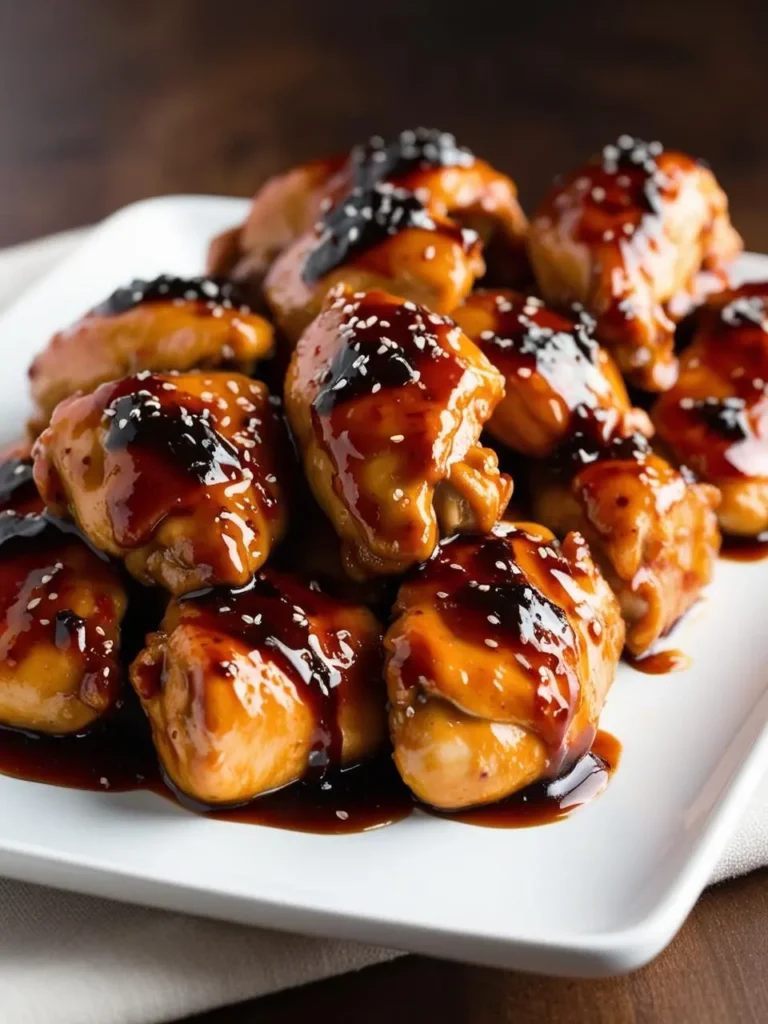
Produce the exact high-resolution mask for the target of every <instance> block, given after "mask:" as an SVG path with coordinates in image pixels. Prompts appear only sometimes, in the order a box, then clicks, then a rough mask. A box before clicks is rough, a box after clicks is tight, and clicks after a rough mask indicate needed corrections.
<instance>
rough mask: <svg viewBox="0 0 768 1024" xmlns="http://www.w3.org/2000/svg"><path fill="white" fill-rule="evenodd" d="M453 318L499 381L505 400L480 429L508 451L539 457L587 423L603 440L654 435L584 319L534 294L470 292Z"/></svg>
mask: <svg viewBox="0 0 768 1024" xmlns="http://www.w3.org/2000/svg"><path fill="white" fill-rule="evenodd" d="M453 318H454V320H455V321H456V323H457V324H458V325H459V327H461V329H462V330H463V331H464V333H465V334H466V335H467V337H469V338H471V339H472V341H474V342H475V344H476V345H477V346H478V348H480V350H481V351H482V352H483V353H484V354H485V355H486V356H487V357H488V359H489V360H490V361H491V362H492V363H493V365H494V366H495V367H496V368H497V369H498V370H499V371H500V372H501V373H502V374H503V375H504V383H505V393H504V398H503V399H502V400H501V402H499V404H498V405H497V406H496V409H495V411H494V413H493V416H492V417H491V419H490V420H489V421H488V423H487V425H486V429H487V430H488V432H489V433H490V434H491V435H492V436H493V437H495V438H497V439H498V440H499V441H501V442H502V443H503V444H505V445H507V446H508V447H510V448H512V449H513V450H514V451H516V452H519V453H520V454H521V455H528V456H531V457H533V458H545V457H546V456H548V455H551V454H552V453H553V452H554V451H555V449H556V448H558V447H559V446H560V445H561V444H562V443H563V442H564V441H566V440H567V438H568V437H569V436H570V434H571V433H572V432H573V431H574V430H577V429H580V427H581V426H582V425H583V420H584V419H585V418H591V419H593V420H594V421H595V422H597V423H599V425H600V431H601V434H602V436H603V437H604V438H605V439H608V438H609V437H612V436H614V435H621V436H624V435H626V434H631V433H633V432H634V431H640V432H641V433H644V434H650V433H651V432H652V428H651V424H650V421H649V419H648V416H647V415H646V413H645V412H643V411H642V410H641V409H635V408H633V407H632V405H631V404H630V401H629V397H628V395H627V389H626V387H625V386H624V381H623V380H622V378H621V374H620V373H619V370H618V368H617V366H616V364H615V363H614V361H613V359H612V358H611V357H610V356H609V355H608V353H607V352H606V351H605V349H603V348H601V347H600V345H598V343H597V342H596V341H595V339H594V336H593V333H592V329H593V321H592V320H591V318H590V317H589V316H587V315H585V314H583V313H580V312H577V313H575V314H574V317H573V318H567V317H565V316H562V315H561V314H560V313H557V312H555V311H554V310H551V309H548V308H547V307H546V306H545V305H544V303H543V302H542V301H541V299H538V298H535V297H534V296H532V295H525V294H521V293H518V292H512V291H509V290H505V289H500V290H479V291H475V292H473V293H472V294H471V295H470V296H469V298H468V299H466V300H465V302H464V303H463V304H462V305H461V306H459V308H458V309H457V310H456V311H455V312H454V314H453Z"/></svg>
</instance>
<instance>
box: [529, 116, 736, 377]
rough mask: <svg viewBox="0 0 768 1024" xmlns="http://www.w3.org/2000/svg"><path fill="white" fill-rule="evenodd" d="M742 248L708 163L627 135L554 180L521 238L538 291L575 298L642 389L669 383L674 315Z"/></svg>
mask: <svg viewBox="0 0 768 1024" xmlns="http://www.w3.org/2000/svg"><path fill="white" fill-rule="evenodd" d="M741 248H742V242H741V239H740V238H739V236H738V234H737V233H736V232H735V231H734V229H733V227H732V226H731V222H730V219H729V217H728V201H727V199H726V196H725V193H724V192H723V190H722V189H721V188H720V186H719V185H718V183H717V181H716V179H715V177H714V175H713V174H712V172H711V171H710V170H709V168H707V167H706V166H704V165H703V164H701V163H699V162H698V161H696V160H693V159H692V158H691V157H689V156H686V155H685V154H684V153H676V152H673V151H671V150H665V149H663V147H662V146H661V145H660V143H657V142H652V143H645V142H642V141H640V140H639V139H633V138H631V137H630V136H628V135H622V136H621V137H620V138H619V140H618V142H617V143H616V145H611V146H606V147H605V148H604V149H603V151H602V154H601V155H600V156H599V157H596V158H595V159H593V160H591V161H589V162H588V163H587V164H585V165H584V166H583V167H580V168H578V169H577V170H576V171H574V172H573V173H571V174H569V175H568V176H567V177H566V178H565V179H564V180H560V181H558V182H557V183H556V184H555V185H554V187H553V188H552V190H551V191H550V193H549V195H548V196H547V197H546V199H545V200H544V202H543V204H542V205H541V206H540V208H539V209H538V210H537V212H536V214H535V215H534V217H533V219H532V221H531V225H530V231H529V236H528V250H529V255H530V258H531V262H532V264H533V269H534V272H535V274H536V278H537V280H538V283H539V287H540V288H541V292H542V294H543V296H544V298H545V299H546V300H547V301H548V302H552V303H555V304H557V303H568V302H580V303H583V305H584V306H585V307H586V309H587V310H589V312H591V313H592V314H594V316H595V317H596V318H597V330H598V337H599V338H600V340H601V342H602V343H603V344H604V345H606V346H607V347H608V348H609V349H610V351H611V352H612V354H613V355H614V356H615V358H616V360H617V362H618V364H619V367H620V369H621V370H622V372H623V373H625V374H626V375H628V376H629V377H630V379H631V380H632V382H633V383H634V384H636V385H637V386H638V387H641V388H644V389H646V390H648V391H665V390H667V389H668V388H670V387H671V386H672V385H673V384H674V382H675V379H676V377H677V359H676V358H675V353H674V331H675V319H676V318H677V316H679V315H680V313H681V312H682V311H685V310H686V309H687V308H688V307H689V305H690V300H692V299H693V298H694V297H697V296H698V297H699V298H700V297H701V293H702V291H705V290H706V289H703V287H702V285H703V282H704V281H706V283H707V287H709V288H718V287H719V288H721V289H722V288H723V287H725V285H726V283H727V278H726V274H725V269H726V267H727V264H728V262H729V261H730V260H732V259H733V258H734V257H735V256H736V255H737V254H738V253H739V252H740V250H741ZM702 274H704V277H703V278H702ZM681 300H683V301H681Z"/></svg>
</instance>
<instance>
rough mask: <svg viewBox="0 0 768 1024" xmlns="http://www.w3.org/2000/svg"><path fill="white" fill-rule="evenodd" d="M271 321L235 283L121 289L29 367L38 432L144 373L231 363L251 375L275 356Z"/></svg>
mask: <svg viewBox="0 0 768 1024" xmlns="http://www.w3.org/2000/svg"><path fill="white" fill-rule="evenodd" d="M272 346H273V329H272V326H271V324H269V323H268V322H267V321H266V320H264V319H263V318H262V317H260V316H256V315H254V314H253V313H251V311H250V310H249V308H248V307H247V306H245V305H243V303H242V298H241V296H239V295H238V292H237V289H236V288H235V286H234V285H232V284H231V283H230V282H226V281H224V280H222V279H216V278H193V279H189V280H186V279H182V278H177V277H167V276H163V277H159V278H156V279H155V280H154V281H134V282H133V283H132V284H131V285H129V286H128V287H127V288H121V289H119V290H118V291H116V292H114V294H112V295H111V296H110V297H109V298H108V299H107V300H106V301H105V302H104V303H102V304H101V305H100V306H97V307H96V308H95V309H94V310H92V311H91V312H90V313H88V314H87V315H86V316H85V317H83V319H82V320H79V321H78V322H77V323H76V324H74V325H73V326H72V327H69V328H67V329H66V330H64V331H60V332H59V333H58V334H55V335H54V336H53V338H52V339H51V341H50V342H49V343H48V346H47V348H45V349H44V350H43V351H42V352H41V353H40V354H39V355H38V356H37V357H36V358H35V360H34V362H33V363H32V366H31V367H30V370H29V376H30V380H31V385H32V397H33V398H34V400H35V403H36V405H37V412H36V414H35V419H34V421H33V424H32V429H33V431H34V432H35V433H39V432H40V430H42V429H44V427H45V426H46V425H47V423H48V421H49V420H50V418H51V414H52V412H53V410H54V409H55V408H56V406H57V405H58V403H59V402H60V401H61V400H62V399H64V398H68V397H69V396H70V395H72V394H74V393H75V391H84V392H90V391H93V390H95V389H96V388H97V387H98V386H99V384H103V383H105V382H106V381H110V380H117V379H119V378H120V377H126V376H129V375H130V374H134V373H139V372H141V371H143V370H153V371H170V370H175V371H180V372H184V371H187V370H193V369H208V368H215V367H218V366H226V367H231V368H235V369H238V370H241V371H242V372H243V373H246V374H248V373H250V372H251V371H252V370H253V368H254V366H255V365H256V362H257V361H258V360H259V359H263V358H265V357H266V356H268V355H270V353H271V351H272Z"/></svg>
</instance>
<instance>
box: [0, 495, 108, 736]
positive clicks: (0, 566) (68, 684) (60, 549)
mask: <svg viewBox="0 0 768 1024" xmlns="http://www.w3.org/2000/svg"><path fill="white" fill-rule="evenodd" d="M125 607H126V597H125V592H124V590H123V587H122V584H121V582H120V577H119V574H118V573H117V571H116V570H115V569H114V568H113V567H112V566H110V565H109V563H108V562H106V561H103V560H102V559H101V558H99V557H98V556H97V555H95V554H94V553H93V552H92V551H91V550H90V549H89V548H88V547H87V546H86V545H85V544H84V543H83V542H82V540H80V539H79V538H78V537H77V536H74V535H71V534H69V533H67V532H63V531H62V530H61V529H60V528H59V527H58V526H57V525H56V524H54V523H51V522H49V521H47V520H46V519H44V518H43V517H42V516H41V515H38V514H36V513H34V512H30V513H27V514H21V513H19V512H14V511H9V510H6V511H3V512H0V724H2V725H4V726H11V727H12V728H15V729H23V730H25V731H27V732H41V733H50V734H65V733H78V732H82V731H83V730H85V729H87V728H88V727H89V726H90V725H92V724H93V723H94V722H95V721H96V720H97V719H99V718H100V717H101V716H102V715H104V714H105V713H106V712H107V711H108V710H109V709H110V708H112V707H113V706H114V704H115V702H116V700H117V698H118V695H119V692H120V664H119V661H118V649H119V646H120V621H121V619H122V617H123V614H124V613H125Z"/></svg>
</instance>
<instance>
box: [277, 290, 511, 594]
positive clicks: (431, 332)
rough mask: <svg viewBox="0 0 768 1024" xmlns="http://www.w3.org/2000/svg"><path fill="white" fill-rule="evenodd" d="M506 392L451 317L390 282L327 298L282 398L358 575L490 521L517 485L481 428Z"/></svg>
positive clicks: (415, 558) (405, 563) (402, 561)
mask: <svg viewBox="0 0 768 1024" xmlns="http://www.w3.org/2000/svg"><path fill="white" fill-rule="evenodd" d="M503 393H504V382H503V378H502V377H501V374H499V373H498V371H497V370H495V369H494V368H493V366H492V365H491V364H490V363H489V362H488V360H487V359H486V358H485V356H484V355H483V354H482V353H481V352H480V350H479V349H478V348H477V346H476V345H474V344H473V343H472V342H471V341H470V340H469V339H468V338H466V337H465V336H464V335H463V334H462V332H461V330H460V329H459V328H458V327H457V326H456V325H455V324H454V323H453V322H452V321H450V320H448V319H446V318H445V317H441V316H438V315H437V314H435V313H430V312H428V310H426V309H423V308H420V307H418V306H416V305H414V304H413V303H412V302H407V301H403V300H402V299H398V298H395V297H394V296H391V295H386V294H385V293H383V292H368V293H359V292H358V293H354V294H353V293H350V292H349V291H346V290H340V291H338V292H337V293H335V294H333V295H331V296H329V301H328V303H327V305H326V308H325V310H324V312H323V313H322V314H321V315H320V316H319V317H318V318H317V320H315V321H314V323H313V324H312V325H311V326H310V327H309V328H308V330H307V331H306V333H305V334H304V336H303V337H302V339H301V341H300V342H299V344H298V346H297V348H296V351H295V352H294V354H293V359H292V361H291V365H290V367H289V370H288V375H287V378H286V384H285V402H286V411H287V413H288V417H289V420H290V423H291V426H292V428H293V431H294V433H295V435H296V438H297V440H298V442H299V447H300V448H301V451H302V455H303V459H304V468H305V472H306V474H307V478H308V480H309V483H310V485H311V487H312V490H313V491H314V494H315V497H316V498H317V501H318V502H319V504H320V505H321V507H322V508H323V509H324V510H325V512H326V514H327V515H328V517H329V518H330V519H331V521H332V522H333V524H334V526H335V528H336V530H337V532H338V533H339V535H340V537H341V538H342V541H343V555H344V559H345V563H346V567H347V571H348V572H350V574H352V575H354V576H357V577H365V576H368V575H377V574H384V575H387V574H397V573H400V572H403V571H405V570H406V569H407V568H408V567H409V566H411V565H413V564H415V563H416V562H420V561H423V560H424V559H425V558H428V557H429V556H430V555H431V553H432V551H433V550H434V548H435V545H436V544H437V541H438V539H439V537H440V535H441V534H442V535H446V534H452V533H455V532H461V531H468V530H470V531H473V532H480V533H484V532H487V531H488V530H490V529H491V527H492V526H493V525H494V523H495V522H496V521H497V520H498V519H499V518H500V516H501V514H502V513H503V511H504V508H505V507H506V504H507V501H508V500H509V496H510V493H511V489H512V484H511V480H510V479H509V478H508V477H506V476H504V475H503V474H500V473H499V470H498V463H497V459H496V455H495V454H494V453H493V452H492V451H490V450H488V449H487V448H482V447H481V446H480V444H479V443H478V438H479V436H480V432H481V430H482V427H483V424H484V423H485V422H486V421H487V420H488V418H489V417H490V415H491V413H492V412H493V410H494V408H495V406H496V405H497V403H498V402H499V400H500V399H501V397H502V395H503Z"/></svg>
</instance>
